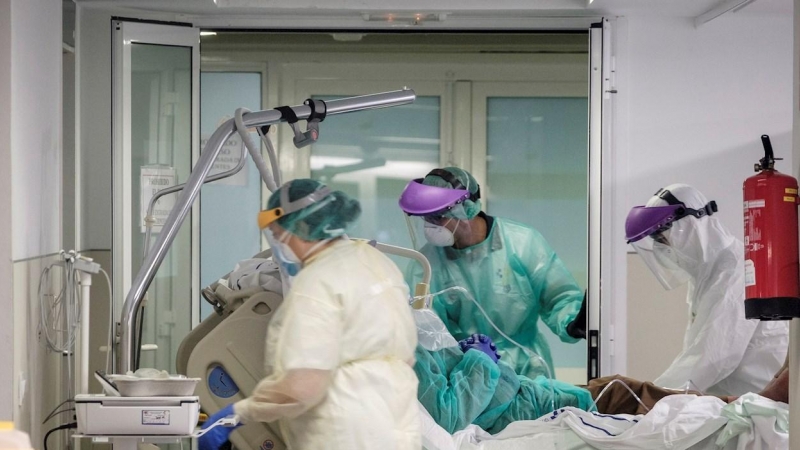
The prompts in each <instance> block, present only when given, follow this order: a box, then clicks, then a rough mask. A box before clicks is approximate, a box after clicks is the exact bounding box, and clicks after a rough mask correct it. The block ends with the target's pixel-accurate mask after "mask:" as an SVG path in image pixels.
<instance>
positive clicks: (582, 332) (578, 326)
mask: <svg viewBox="0 0 800 450" xmlns="http://www.w3.org/2000/svg"><path fill="white" fill-rule="evenodd" d="M586 325H587V323H586V293H584V294H583V303H581V309H580V311H578V315H577V316H575V320H573V321H572V322H570V323H569V325H567V334H568V335H570V336H572V337H573V338H575V339H586Z"/></svg>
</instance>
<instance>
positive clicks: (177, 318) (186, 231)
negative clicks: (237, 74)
mask: <svg viewBox="0 0 800 450" xmlns="http://www.w3.org/2000/svg"><path fill="white" fill-rule="evenodd" d="M114 27H115V40H116V42H115V43H116V45H115V51H114V52H115V53H114V60H115V65H114V67H115V72H114V80H113V83H114V112H115V117H114V136H115V139H114V144H115V149H114V150H115V151H114V182H113V186H114V200H115V202H114V203H115V206H114V223H115V227H114V247H113V260H114V268H113V270H114V286H115V287H114V289H115V298H116V299H117V300H116V302H117V308H116V310H117V311H121V303H122V301H123V300H124V299H125V297H126V296H127V294H128V292H129V290H130V287H131V281H132V279H133V278H134V277H135V275H136V274H137V273H138V271H139V269H140V268H141V265H142V261H143V257H144V254H145V248H146V242H145V241H146V230H147V228H146V226H145V224H146V221H145V217H147V210H148V206H149V204H150V200H151V199H152V198H153V196H154V194H155V193H156V192H158V191H160V190H162V189H164V188H166V187H169V186H173V185H176V184H179V183H182V182H185V181H186V179H187V178H188V176H189V173H190V172H191V169H192V164H193V162H194V160H195V157H196V148H197V136H196V134H197V132H196V130H197V129H196V124H195V121H196V115H195V111H196V109H197V102H196V96H197V84H198V82H197V79H196V76H197V74H198V73H199V71H198V70H197V69H198V68H199V65H198V61H197V59H198V53H197V51H198V48H197V45H196V44H197V30H195V29H192V28H187V27H173V26H163V25H153V24H141V23H129V22H119V21H118V22H115V23H114ZM176 197H177V195H176V194H169V195H167V196H164V197H162V198H161V199H160V200H158V201H157V202H156V203H155V206H154V208H153V212H152V215H151V218H152V219H153V220H154V225H153V227H152V236H151V238H150V245H151V246H152V245H153V244H154V243H155V242H156V240H157V239H158V237H159V234H160V232H161V225H162V224H163V223H164V221H165V220H166V218H167V215H168V214H169V213H170V211H171V210H172V206H173V205H174V204H175V199H176ZM196 225H197V218H196V215H195V214H192V215H191V216H189V217H188V218H187V220H186V222H184V225H183V226H182V227H181V229H180V231H179V232H178V235H177V237H176V239H175V241H174V242H173V244H172V246H171V247H170V249H169V251H168V252H167V254H166V257H165V258H164V261H163V262H162V264H161V265H160V267H159V269H158V271H157V272H156V274H155V277H154V278H153V281H152V283H151V284H150V287H149V290H148V293H147V296H146V297H145V299H146V300H145V302H143V306H144V309H143V314H139V317H140V320H141V322H140V323H141V327H140V338H139V341H140V343H141V344H143V345H145V346H148V347H146V348H145V350H144V351H141V352H137V353H138V355H136V359H137V360H138V366H139V367H154V368H158V369H162V370H168V371H171V372H174V371H175V356H176V353H177V350H178V346H179V345H180V343H181V341H182V340H183V338H184V337H185V336H186V334H187V333H188V332H189V331H190V330H191V327H192V324H193V321H194V320H196V317H194V314H196V312H195V308H194V306H195V305H196V303H195V302H194V301H193V300H194V299H195V298H196V297H194V294H195V293H196V292H197V287H196V284H197V282H196V268H197V264H196V258H197V252H196V250H195V249H196V245H197V244H196V235H197V233H196Z"/></svg>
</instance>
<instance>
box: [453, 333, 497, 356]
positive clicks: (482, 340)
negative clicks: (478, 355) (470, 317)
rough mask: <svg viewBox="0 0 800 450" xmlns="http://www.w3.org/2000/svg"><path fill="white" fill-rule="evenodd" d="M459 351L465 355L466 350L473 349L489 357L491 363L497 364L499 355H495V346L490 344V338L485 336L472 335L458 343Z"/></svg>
mask: <svg viewBox="0 0 800 450" xmlns="http://www.w3.org/2000/svg"><path fill="white" fill-rule="evenodd" d="M458 345H459V347H461V351H462V352H464V353H467V350H469V349H471V348H474V349H475V350H480V351H482V352H483V353H486V354H487V355H489V357H490V358H492V361H494V362H497V360H498V359H500V355H499V354H498V353H497V346H496V345H494V343H493V342H492V338H490V337H489V336H486V335H485V334H477V333H476V334H473V335H472V336H470V337H468V338H466V339H462V340H460V341H458Z"/></svg>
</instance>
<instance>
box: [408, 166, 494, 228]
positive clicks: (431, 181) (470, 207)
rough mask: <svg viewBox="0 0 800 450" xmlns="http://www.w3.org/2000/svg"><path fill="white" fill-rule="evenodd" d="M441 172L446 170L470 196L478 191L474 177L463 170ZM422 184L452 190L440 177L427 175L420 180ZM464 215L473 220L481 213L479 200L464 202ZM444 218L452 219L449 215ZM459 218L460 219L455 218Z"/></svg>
mask: <svg viewBox="0 0 800 450" xmlns="http://www.w3.org/2000/svg"><path fill="white" fill-rule="evenodd" d="M442 170H446V171H448V172H450V174H451V175H453V176H454V177H455V178H456V179H457V180H458V181H460V182H461V184H463V185H464V187H466V188H467V189H468V190H469V192H470V193H471V194H475V193H476V192H478V189H480V186H479V185H478V182H477V181H476V180H475V177H473V176H472V174H470V173H469V172H467V171H466V170H464V169H460V168H458V167H443V168H442ZM422 184H425V185H428V186H436V187H444V188H452V187H453V186H451V185H450V183H448V182H447V181H445V180H444V179H443V178H442V177H439V176H436V175H428V176H426V177H425V179H424V180H422ZM463 205H464V213H465V214H466V216H467V219H473V218H475V216H477V215H478V213H479V212H481V201H480V200H475V201H472V200H464V203H463ZM445 217H453V216H452V215H450V214H445ZM456 218H459V219H460V218H461V217H456Z"/></svg>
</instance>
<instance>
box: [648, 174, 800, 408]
mask: <svg viewBox="0 0 800 450" xmlns="http://www.w3.org/2000/svg"><path fill="white" fill-rule="evenodd" d="M665 189H667V190H669V191H670V192H671V193H672V194H673V195H674V196H675V197H676V198H677V199H678V200H680V201H682V202H684V203H685V204H686V206H688V207H690V208H694V209H701V208H703V207H704V206H705V205H706V204H707V203H708V200H707V199H706V198H705V197H704V196H703V194H701V193H700V192H699V191H697V190H696V189H695V188H693V187H691V186H687V185H682V184H676V185H672V186H668V187H667V188H665ZM664 205H666V202H665V201H664V200H662V199H660V198H658V197H653V198H652V199H651V200H650V202H648V203H647V206H664ZM679 222H681V227H682V228H683V230H684V231H683V232H681V233H677V232H675V230H669V231H667V232H666V233H665V235H667V236H668V239H669V241H670V245H671V246H672V247H674V248H676V249H677V250H678V252H676V253H678V254H682V255H684V257H680V262H679V264H680V265H681V268H683V269H684V270H686V272H688V274H689V276H690V280H689V292H688V296H687V299H686V300H687V303H688V304H689V326H688V328H687V329H686V334H685V336H684V340H683V351H681V353H680V354H679V355H678V356H677V357H676V358H675V360H674V361H673V362H672V364H671V365H670V366H669V368H668V369H667V370H666V371H665V372H664V373H663V374H662V375H661V376H660V377H658V378H657V379H656V380H655V381H654V383H655V384H656V385H658V386H663V387H667V388H680V389H683V388H684V387H686V386H687V383H688V385H689V388H691V389H697V390H700V391H702V392H706V393H709V394H716V395H742V394H745V393H747V392H759V391H760V390H761V389H763V388H764V387H765V386H766V385H767V383H768V382H769V381H770V380H772V377H773V376H774V374H775V373H776V372H777V371H778V370H779V369H780V368H781V366H782V365H783V361H784V358H785V356H786V352H787V349H788V342H789V326H788V322H785V321H765V322H762V321H758V320H748V319H746V318H745V314H744V298H745V290H744V247H743V245H742V242H741V241H739V240H738V239H736V238H735V237H734V236H733V235H732V234H731V233H730V232H728V230H727V229H725V228H724V227H723V226H722V223H720V221H719V219H718V218H717V216H716V215H712V216H706V217H702V218H700V219H696V218H694V217H685V218H683V219H680V220H679ZM676 223H677V222H676ZM654 351H656V350H655V348H654Z"/></svg>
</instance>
